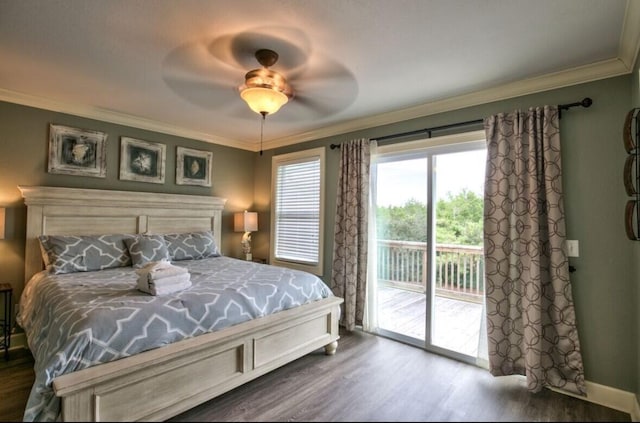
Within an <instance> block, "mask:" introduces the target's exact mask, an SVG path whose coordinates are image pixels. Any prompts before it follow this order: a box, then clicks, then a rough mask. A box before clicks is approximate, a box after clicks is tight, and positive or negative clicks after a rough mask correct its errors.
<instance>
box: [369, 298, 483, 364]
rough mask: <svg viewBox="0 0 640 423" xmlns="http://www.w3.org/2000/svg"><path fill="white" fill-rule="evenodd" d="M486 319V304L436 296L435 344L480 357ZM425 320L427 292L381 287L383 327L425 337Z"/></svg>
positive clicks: (380, 324) (381, 324) (380, 299)
mask: <svg viewBox="0 0 640 423" xmlns="http://www.w3.org/2000/svg"><path fill="white" fill-rule="evenodd" d="M483 318H484V316H483V315H482V304H477V303H472V302H468V301H461V300H455V299H451V298H445V297H442V296H438V295H436V297H435V310H434V318H433V322H434V323H433V325H434V330H433V338H432V341H433V342H432V343H433V345H436V346H439V347H442V348H446V349H449V350H453V351H457V352H460V353H462V354H466V355H470V356H472V357H476V356H477V355H478V341H479V339H480V338H479V337H480V323H481V321H482V320H481V319H483ZM425 321H426V296H425V294H421V293H417V292H412V291H406V290H402V289H398V288H391V287H379V289H378V323H379V326H380V327H381V328H382V329H386V330H390V331H393V332H397V333H400V334H403V335H406V336H410V337H412V338H417V339H422V340H424V339H425ZM483 336H484V335H483ZM482 355H486V353H484V354H481V356H482ZM484 358H486V357H484Z"/></svg>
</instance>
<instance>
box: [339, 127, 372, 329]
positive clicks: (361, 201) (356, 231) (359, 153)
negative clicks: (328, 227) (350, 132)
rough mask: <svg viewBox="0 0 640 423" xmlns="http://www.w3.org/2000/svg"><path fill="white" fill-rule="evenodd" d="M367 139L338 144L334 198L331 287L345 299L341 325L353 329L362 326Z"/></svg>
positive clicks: (365, 279)
mask: <svg viewBox="0 0 640 423" xmlns="http://www.w3.org/2000/svg"><path fill="white" fill-rule="evenodd" d="M369 145H370V143H369V140H368V139H359V140H351V141H349V142H346V143H343V144H342V145H341V147H340V152H341V156H340V174H339V176H338V193H337V199H336V222H335V228H334V245H333V271H332V275H331V289H332V290H333V293H334V294H335V295H337V296H338V297H342V298H344V303H343V304H342V310H341V311H342V312H341V313H340V325H342V326H344V327H345V328H346V329H347V330H349V331H352V330H354V329H355V327H356V325H362V318H363V315H364V307H365V297H366V295H365V293H366V285H367V248H368V247H367V239H368V233H367V231H368V211H369V163H370V160H371V154H370V149H369Z"/></svg>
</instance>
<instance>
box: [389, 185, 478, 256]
mask: <svg viewBox="0 0 640 423" xmlns="http://www.w3.org/2000/svg"><path fill="white" fill-rule="evenodd" d="M377 214H378V215H377V231H378V238H379V239H387V240H395V241H420V242H426V241H427V206H426V205H425V204H423V203H421V202H419V201H417V200H416V199H413V198H412V199H410V200H408V201H407V202H406V203H405V204H404V205H403V206H388V207H378V209H377ZM482 216H483V199H482V197H481V196H479V195H477V194H476V193H474V192H472V191H469V190H467V189H463V190H462V191H460V192H458V193H457V194H455V195H453V194H451V193H450V192H449V193H447V197H446V199H442V200H439V201H438V202H437V203H436V241H437V242H438V243H443V244H459V245H479V246H480V245H482Z"/></svg>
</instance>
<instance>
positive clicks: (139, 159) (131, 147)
mask: <svg viewBox="0 0 640 423" xmlns="http://www.w3.org/2000/svg"><path fill="white" fill-rule="evenodd" d="M166 150H167V146H166V145H164V144H161V143H157V142H151V141H144V140H139V139H135V138H130V137H120V179H121V180H123V181H138V182H150V183H154V184H164V179H165V166H166V157H167V155H166Z"/></svg>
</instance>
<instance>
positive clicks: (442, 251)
mask: <svg viewBox="0 0 640 423" xmlns="http://www.w3.org/2000/svg"><path fill="white" fill-rule="evenodd" d="M484 145H485V143H484V139H483V134H482V133H477V132H475V133H469V134H465V135H458V136H455V137H449V138H445V137H442V138H438V139H431V140H425V141H418V142H411V143H405V144H398V145H395V146H382V147H379V150H378V153H377V154H376V156H375V157H374V160H373V162H374V165H373V168H372V173H373V177H372V189H373V194H374V195H373V196H372V198H373V199H374V202H375V204H374V210H373V213H372V216H374V220H375V240H374V244H375V254H376V257H375V260H376V269H375V272H374V273H375V278H374V279H375V282H374V281H373V280H372V281H371V282H372V283H374V285H375V287H374V288H375V294H374V295H371V298H372V299H373V301H372V302H370V303H369V304H370V306H371V307H374V314H375V317H376V318H375V319H373V321H375V322H377V323H376V324H375V327H374V328H373V331H374V332H376V333H379V334H381V335H384V336H388V337H391V338H394V339H398V340H400V341H403V342H407V343H410V344H414V345H417V346H423V347H425V348H427V349H429V350H433V351H436V352H439V353H442V354H445V355H449V356H452V357H455V358H458V359H462V360H463V361H469V362H476V363H477V362H478V358H480V359H483V358H486V350H485V349H484V348H483V345H484V337H485V336H486V332H485V329H484V325H483V324H482V323H483V321H484V311H483V310H484V309H483V304H484V278H483V272H484V269H483V249H482V248H483V247H482V214H483V183H484V167H485V157H486V152H485V149H484Z"/></svg>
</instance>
